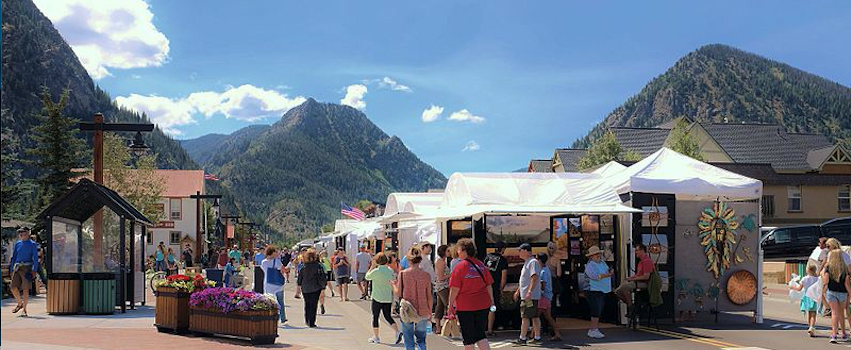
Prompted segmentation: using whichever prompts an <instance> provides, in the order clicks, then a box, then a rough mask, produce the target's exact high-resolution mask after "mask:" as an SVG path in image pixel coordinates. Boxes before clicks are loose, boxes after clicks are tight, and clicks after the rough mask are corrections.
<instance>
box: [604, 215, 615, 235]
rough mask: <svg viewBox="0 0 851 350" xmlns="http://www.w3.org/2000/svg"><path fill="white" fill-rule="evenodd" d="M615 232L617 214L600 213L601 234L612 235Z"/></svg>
mask: <svg viewBox="0 0 851 350" xmlns="http://www.w3.org/2000/svg"><path fill="white" fill-rule="evenodd" d="M614 233H615V216H614V215H600V234H602V235H610V234H614Z"/></svg>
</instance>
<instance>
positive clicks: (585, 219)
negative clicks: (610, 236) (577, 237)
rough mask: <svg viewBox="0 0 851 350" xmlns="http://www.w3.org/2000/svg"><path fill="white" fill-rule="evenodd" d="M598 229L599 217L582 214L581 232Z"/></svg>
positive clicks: (597, 230)
mask: <svg viewBox="0 0 851 350" xmlns="http://www.w3.org/2000/svg"><path fill="white" fill-rule="evenodd" d="M599 231H600V217H599V216H597V215H582V232H594V233H597V232H599Z"/></svg>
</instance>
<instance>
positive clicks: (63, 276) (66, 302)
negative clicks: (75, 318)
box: [47, 273, 80, 315]
mask: <svg viewBox="0 0 851 350" xmlns="http://www.w3.org/2000/svg"><path fill="white" fill-rule="evenodd" d="M47 290H49V291H50V292H49V293H47V313H48V314H50V315H73V314H77V313H79V311H80V274H78V273H54V274H51V275H50V278H48V280H47Z"/></svg>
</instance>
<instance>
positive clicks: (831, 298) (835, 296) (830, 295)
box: [824, 290, 848, 303]
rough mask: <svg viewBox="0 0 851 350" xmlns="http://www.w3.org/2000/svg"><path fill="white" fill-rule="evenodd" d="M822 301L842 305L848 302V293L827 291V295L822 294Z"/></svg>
mask: <svg viewBox="0 0 851 350" xmlns="http://www.w3.org/2000/svg"><path fill="white" fill-rule="evenodd" d="M824 300H825V301H827V302H828V303H844V302H845V301H846V300H848V293H844V292H834V291H832V290H829V291H827V293H824Z"/></svg>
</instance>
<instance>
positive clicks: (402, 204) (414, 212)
mask: <svg viewBox="0 0 851 350" xmlns="http://www.w3.org/2000/svg"><path fill="white" fill-rule="evenodd" d="M442 201H443V193H426V192H422V193H415V192H404V193H391V194H390V195H388V196H387V207H386V208H385V210H384V216H382V217H381V222H382V223H391V222H397V221H401V220H407V219H412V218H416V217H417V216H421V215H423V213H424V211H428V210H429V209H430V208H432V211H433V208H437V207H438V206H439V205H440V203H441V202H442Z"/></svg>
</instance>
